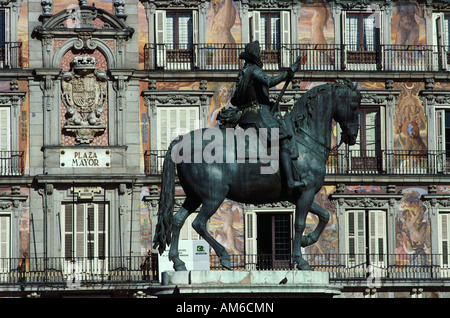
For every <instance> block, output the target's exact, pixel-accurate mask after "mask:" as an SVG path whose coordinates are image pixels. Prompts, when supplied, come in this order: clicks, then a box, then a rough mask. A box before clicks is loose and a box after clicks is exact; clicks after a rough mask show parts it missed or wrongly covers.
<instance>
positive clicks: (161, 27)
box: [155, 10, 173, 67]
mask: <svg viewBox="0 0 450 318" xmlns="http://www.w3.org/2000/svg"><path fill="white" fill-rule="evenodd" d="M166 27H167V26H166V12H165V11H162V10H157V11H156V14H155V32H156V34H155V40H156V66H157V67H165V66H166V43H165V41H166V32H165V31H166ZM170 34H173V32H172V33H170Z"/></svg>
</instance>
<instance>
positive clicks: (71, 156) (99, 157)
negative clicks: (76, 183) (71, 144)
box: [59, 149, 111, 168]
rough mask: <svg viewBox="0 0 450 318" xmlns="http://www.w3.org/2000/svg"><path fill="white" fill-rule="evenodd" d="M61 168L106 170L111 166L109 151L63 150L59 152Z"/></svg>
mask: <svg viewBox="0 0 450 318" xmlns="http://www.w3.org/2000/svg"><path fill="white" fill-rule="evenodd" d="M59 165H60V167H61V168H108V167H110V165H111V150H109V149H64V150H61V151H60V155H59Z"/></svg>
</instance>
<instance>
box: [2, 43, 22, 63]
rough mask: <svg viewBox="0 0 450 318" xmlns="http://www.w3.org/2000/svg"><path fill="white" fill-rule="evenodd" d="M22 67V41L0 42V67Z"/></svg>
mask: <svg viewBox="0 0 450 318" xmlns="http://www.w3.org/2000/svg"><path fill="white" fill-rule="evenodd" d="M21 67H22V42H0V69H11V68H12V69H14V68H21Z"/></svg>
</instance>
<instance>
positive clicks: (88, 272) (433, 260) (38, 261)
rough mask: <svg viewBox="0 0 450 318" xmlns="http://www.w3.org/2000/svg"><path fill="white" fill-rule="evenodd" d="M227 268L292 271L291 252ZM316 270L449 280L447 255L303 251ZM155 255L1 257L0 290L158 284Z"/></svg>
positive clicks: (347, 277) (341, 277)
mask: <svg viewBox="0 0 450 318" xmlns="http://www.w3.org/2000/svg"><path fill="white" fill-rule="evenodd" d="M230 257H231V264H232V270H255V271H266V270H293V269H294V264H293V262H292V257H291V255H262V254H258V255H256V254H255V255H230ZM304 257H305V259H306V260H307V261H308V262H309V263H310V265H311V267H312V269H313V270H315V271H324V272H328V273H329V274H330V280H331V281H335V282H338V281H339V282H354V281H364V282H365V281H366V280H367V277H369V276H371V277H374V278H380V280H381V281H384V282H386V281H390V282H400V281H403V282H404V281H409V282H414V281H419V280H420V281H428V282H432V281H434V282H438V283H442V282H450V267H449V262H448V261H449V257H450V256H449V255H447V254H444V255H442V254H413V255H409V254H408V255H406V254H305V255H304ZM210 269H211V270H213V271H214V270H222V269H223V268H222V266H221V265H220V260H219V258H218V257H217V256H216V255H210ZM158 282H159V273H158V256H157V255H156V254H152V255H149V256H135V257H106V258H99V257H96V258H88V257H84V258H81V257H76V258H64V257H51V258H35V257H25V258H16V259H13V258H1V259H0V289H1V288H2V287H6V288H9V287H10V286H14V285H17V286H21V287H22V288H24V287H25V286H30V287H31V286H41V288H44V287H46V288H50V289H52V288H58V289H64V288H67V289H76V288H80V287H87V286H88V287H89V288H90V289H95V288H102V287H104V286H108V288H110V289H111V288H113V287H114V286H123V285H124V284H131V285H134V286H137V285H138V284H145V285H151V284H158Z"/></svg>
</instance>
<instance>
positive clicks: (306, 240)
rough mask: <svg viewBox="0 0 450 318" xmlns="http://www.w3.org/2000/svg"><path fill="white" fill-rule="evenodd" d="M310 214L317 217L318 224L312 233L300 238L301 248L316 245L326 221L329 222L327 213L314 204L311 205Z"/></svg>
mask: <svg viewBox="0 0 450 318" xmlns="http://www.w3.org/2000/svg"><path fill="white" fill-rule="evenodd" d="M310 212H311V213H313V214H315V215H317V216H318V217H319V224H317V226H316V228H315V229H314V231H312V232H311V233H309V234H308V235H305V236H303V237H302V241H301V243H302V247H306V246H309V245H311V244H314V243H316V242H317V240H318V239H319V237H320V234H322V232H323V230H324V229H325V226H326V225H327V224H328V221H329V220H330V214H329V213H328V211H327V210H325V209H324V208H322V207H321V206H320V205H318V204H316V203H315V202H313V203H312V204H311V208H310Z"/></svg>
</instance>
